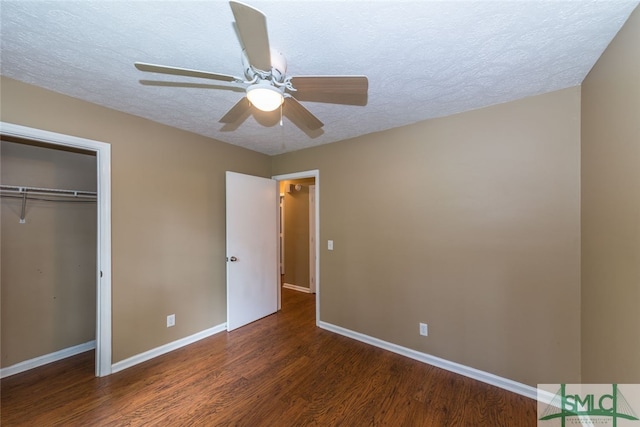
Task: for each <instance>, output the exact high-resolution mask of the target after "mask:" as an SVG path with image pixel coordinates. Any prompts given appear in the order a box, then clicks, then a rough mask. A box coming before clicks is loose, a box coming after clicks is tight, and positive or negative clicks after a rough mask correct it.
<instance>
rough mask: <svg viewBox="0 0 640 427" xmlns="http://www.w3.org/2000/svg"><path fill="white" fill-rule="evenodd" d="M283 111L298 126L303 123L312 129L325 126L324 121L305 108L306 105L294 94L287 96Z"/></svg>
mask: <svg viewBox="0 0 640 427" xmlns="http://www.w3.org/2000/svg"><path fill="white" fill-rule="evenodd" d="M283 113H284V115H285V116H287V117H289V119H291V121H292V122H293V123H295V124H296V126H298V127H301V126H300V124H301V123H302V124H304V126H305V127H306V128H308V129H310V130H316V129H320V128H321V127H322V126H324V123H322V122H321V121H320V120H318V118H317V117H316V116H314V115H313V114H311V112H310V111H309V110H307V109H306V108H304V106H303V105H302V104H300V103H299V102H298V101H297V100H296V99H295V98H294V97H292V96H288V97H286V98H285V100H284V106H283Z"/></svg>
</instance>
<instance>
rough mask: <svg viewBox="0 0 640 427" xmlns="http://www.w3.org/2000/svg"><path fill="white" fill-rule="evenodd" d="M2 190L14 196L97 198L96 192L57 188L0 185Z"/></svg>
mask: <svg viewBox="0 0 640 427" xmlns="http://www.w3.org/2000/svg"><path fill="white" fill-rule="evenodd" d="M0 190H2V191H7V192H10V193H14V194H20V195H24V194H27V193H28V194H39V195H53V196H62V197H89V198H93V197H96V196H97V193H96V192H95V191H81V190H61V189H57V188H40V187H25V186H18V185H0Z"/></svg>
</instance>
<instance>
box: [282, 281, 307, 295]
mask: <svg viewBox="0 0 640 427" xmlns="http://www.w3.org/2000/svg"><path fill="white" fill-rule="evenodd" d="M282 287H283V288H286V289H292V290H294V291H298V292H304V293H307V294H310V293H311V289H309V288H305V287H304V286H298V285H292V284H291V283H284V284H283V285H282Z"/></svg>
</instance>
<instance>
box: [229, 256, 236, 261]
mask: <svg viewBox="0 0 640 427" xmlns="http://www.w3.org/2000/svg"><path fill="white" fill-rule="evenodd" d="M237 260H238V258H236V257H234V256H232V257H231V258H229V261H231V262H236V261H237Z"/></svg>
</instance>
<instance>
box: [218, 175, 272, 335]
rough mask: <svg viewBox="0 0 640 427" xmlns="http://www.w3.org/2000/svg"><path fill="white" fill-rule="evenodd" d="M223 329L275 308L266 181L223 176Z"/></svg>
mask: <svg viewBox="0 0 640 427" xmlns="http://www.w3.org/2000/svg"><path fill="white" fill-rule="evenodd" d="M226 182H227V197H226V199H227V330H228V331H231V330H233V329H236V328H239V327H240V326H244V325H246V324H247V323H251V322H253V321H255V320H258V319H260V318H262V317H265V316H268V315H270V314H272V313H275V312H276V310H277V305H278V192H277V188H276V184H277V182H276V181H275V180H272V179H267V178H260V177H256V176H250V175H243V174H239V173H235V172H227V173H226Z"/></svg>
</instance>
